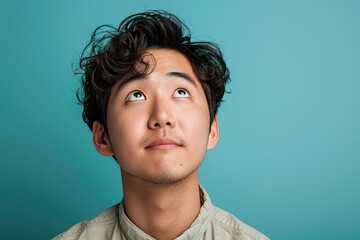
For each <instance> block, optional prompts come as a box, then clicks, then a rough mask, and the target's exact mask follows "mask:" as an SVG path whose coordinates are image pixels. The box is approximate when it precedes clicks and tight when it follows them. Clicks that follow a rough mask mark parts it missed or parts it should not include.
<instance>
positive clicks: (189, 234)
mask: <svg viewBox="0 0 360 240" xmlns="http://www.w3.org/2000/svg"><path fill="white" fill-rule="evenodd" d="M199 187H200V194H201V196H200V199H202V202H203V204H202V206H201V208H200V212H199V214H198V216H197V217H196V219H195V220H194V222H193V223H192V224H191V226H190V228H188V229H187V230H186V231H185V232H183V233H182V234H181V235H180V236H179V237H177V238H176V240H185V239H197V238H198V237H199V236H201V235H203V234H204V232H205V231H206V229H207V228H208V226H209V224H210V220H211V216H212V203H211V200H210V198H209V196H208V194H207V193H206V191H205V190H204V188H203V187H202V186H199ZM119 221H120V228H121V232H122V233H123V234H124V235H125V236H126V238H127V239H138V240H154V238H153V237H151V236H149V235H147V234H146V233H144V232H143V231H142V230H141V229H140V228H138V227H137V226H136V225H135V224H134V223H133V222H131V221H130V219H129V218H128V217H127V216H126V214H125V210H124V204H123V202H122V203H121V204H120V207H119Z"/></svg>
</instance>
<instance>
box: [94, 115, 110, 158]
mask: <svg viewBox="0 0 360 240" xmlns="http://www.w3.org/2000/svg"><path fill="white" fill-rule="evenodd" d="M92 135H93V143H94V146H95V148H96V150H97V151H98V152H99V153H100V154H102V155H104V156H113V155H114V151H113V148H112V146H111V143H110V139H109V137H108V136H107V134H106V132H105V129H104V126H103V125H102V124H101V123H100V122H99V121H95V122H94V123H93V126H92Z"/></svg>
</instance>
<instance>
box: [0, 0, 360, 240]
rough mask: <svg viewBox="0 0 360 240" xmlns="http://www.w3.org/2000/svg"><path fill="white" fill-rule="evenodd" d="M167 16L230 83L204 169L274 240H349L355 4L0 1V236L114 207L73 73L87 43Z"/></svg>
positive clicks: (357, 168) (39, 231) (356, 118)
mask: <svg viewBox="0 0 360 240" xmlns="http://www.w3.org/2000/svg"><path fill="white" fill-rule="evenodd" d="M157 8H159V9H165V10H169V11H172V12H173V13H175V14H177V15H178V16H180V17H181V18H182V19H183V20H184V21H185V22H186V23H187V24H188V25H189V26H190V28H191V29H192V30H193V36H194V39H195V40H196V39H198V40H204V39H205V40H210V41H214V42H217V43H219V44H220V45H221V46H222V49H223V50H224V54H225V58H226V60H227V63H228V66H229V68H230V70H231V77H232V82H231V84H230V85H229V89H231V90H232V93H231V94H229V95H226V97H225V102H224V103H223V105H222V107H221V108H220V112H219V120H220V128H221V140H220V142H219V144H218V146H217V148H216V149H215V150H212V151H210V152H209V153H208V154H207V156H206V159H205V161H204V163H203V165H202V167H201V170H200V174H201V183H202V184H203V186H205V188H206V189H207V191H208V192H209V193H210V195H211V197H212V201H213V202H214V203H215V204H216V205H217V206H219V207H221V208H224V209H226V210H228V211H230V212H232V213H233V214H235V215H236V216H237V217H239V218H240V219H241V220H243V221H244V222H246V223H248V224H249V225H251V226H253V227H255V228H257V229H259V230H260V231H262V232H263V233H265V234H266V235H268V236H269V237H271V238H272V239H280V240H285V239H360V231H359V229H360V220H359V219H360V186H359V183H360V174H359V173H360V124H359V123H360V94H359V92H360V77H359V76H360V44H359V43H360V14H359V12H360V1H350V0H349V1H347V0H344V1H340V0H338V1H331V0H330V1H316V0H312V1H307V0H305V1H262V0H246V1H235V0H234V1H225V0H224V1H192V0H183V1H165V0H164V1H160V0H152V1H139V0H137V1H110V0H103V1H93V0H92V1H70V0H62V1H45V0H42V1H40V0H39V1H30V0H29V1H25V0H24V1H20V0H16V1H7V2H6V1H2V2H1V3H0V20H1V21H0V24H1V25H0V27H1V28H0V29H1V38H0V43H1V44H0V46H1V58H0V61H1V65H0V66H1V73H0V76H1V94H0V116H1V118H0V131H1V137H0V151H1V154H0V159H1V166H0V169H1V170H0V171H1V174H0V184H1V185H0V186H1V189H0V191H1V192H0V193H1V197H0V206H1V218H0V221H1V223H0V228H1V233H0V236H1V239H49V238H51V237H53V236H55V235H57V234H58V233H60V232H62V231H64V230H66V229H67V228H69V227H70V226H72V225H73V224H75V223H76V222H78V221H80V220H84V219H89V218H92V217H94V216H95V215H96V214H97V213H99V212H101V211H102V210H103V209H105V208H107V207H109V206H111V205H113V204H115V203H117V202H118V201H119V200H120V199H121V192H122V189H121V182H120V174H119V168H118V166H117V165H116V163H115V162H114V161H113V160H112V159H111V158H104V157H101V156H100V155H98V154H97V152H96V151H95V150H94V148H93V146H92V141H91V133H90V131H89V130H88V129H87V127H86V126H85V124H84V123H83V122H82V120H81V107H80V106H78V105H76V100H75V91H76V88H77V87H78V80H77V78H76V77H75V76H74V75H73V73H72V71H71V65H72V63H74V62H75V61H76V60H77V58H78V56H79V54H80V52H81V50H82V49H83V47H84V46H85V43H86V42H87V41H88V40H89V36H90V33H91V32H92V31H93V30H94V28H96V27H97V26H99V25H101V24H115V25H117V24H118V23H119V21H120V20H122V19H123V18H124V17H126V16H127V15H129V14H132V13H135V12H139V11H143V10H147V9H157Z"/></svg>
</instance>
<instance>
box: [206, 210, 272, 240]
mask: <svg viewBox="0 0 360 240" xmlns="http://www.w3.org/2000/svg"><path fill="white" fill-rule="evenodd" d="M212 215H213V217H212V225H213V227H214V228H215V229H217V230H218V231H223V232H224V234H229V236H231V239H244V240H268V239H269V238H267V237H266V236H265V235H263V234H262V233H261V232H259V231H257V230H256V229H254V228H252V227H250V226H249V225H247V224H246V223H244V222H242V221H241V220H239V219H238V218H237V217H235V216H234V215H233V214H231V213H229V212H227V211H225V210H223V209H221V208H218V207H216V206H212Z"/></svg>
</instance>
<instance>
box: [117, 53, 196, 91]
mask: <svg viewBox="0 0 360 240" xmlns="http://www.w3.org/2000/svg"><path fill="white" fill-rule="evenodd" d="M134 67H135V69H136V71H137V73H134V72H131V73H129V74H127V75H125V76H124V77H123V78H122V79H121V80H119V81H118V82H117V84H116V85H117V86H116V87H115V88H117V89H120V88H122V87H123V86H124V85H126V84H128V83H130V82H133V81H137V80H145V79H150V78H158V77H159V78H161V77H164V76H167V77H169V76H177V77H182V78H184V79H186V80H189V81H190V82H193V83H194V85H195V86H196V87H197V88H199V89H201V90H202V86H201V84H200V81H199V79H198V78H197V76H196V74H195V72H194V70H193V68H192V65H191V62H190V61H189V59H188V58H187V57H186V56H185V55H183V54H182V53H180V52H179V51H176V50H172V49H163V48H150V49H148V50H146V51H145V52H144V53H143V54H142V57H141V60H140V61H139V62H137V63H136V64H135V66H134ZM174 73H175V74H174Z"/></svg>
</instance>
